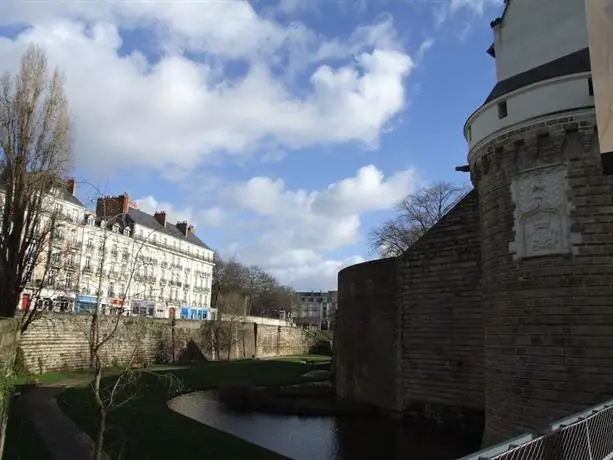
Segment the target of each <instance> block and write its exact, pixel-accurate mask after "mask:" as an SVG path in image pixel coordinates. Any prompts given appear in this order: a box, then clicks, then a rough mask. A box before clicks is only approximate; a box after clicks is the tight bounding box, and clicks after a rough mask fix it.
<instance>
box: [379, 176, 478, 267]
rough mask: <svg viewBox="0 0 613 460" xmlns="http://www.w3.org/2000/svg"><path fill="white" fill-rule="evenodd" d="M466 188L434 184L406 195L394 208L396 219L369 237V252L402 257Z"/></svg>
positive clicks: (388, 221) (447, 183)
mask: <svg viewBox="0 0 613 460" xmlns="http://www.w3.org/2000/svg"><path fill="white" fill-rule="evenodd" d="M467 191H468V189H467V188H466V187H458V186H456V185H454V184H451V183H449V182H437V183H435V184H434V185H432V186H431V187H427V188H423V189H421V190H419V191H417V192H416V193H414V194H411V195H408V196H406V197H405V198H403V199H402V200H400V201H399V202H398V203H396V204H395V205H394V210H395V211H396V213H397V215H396V216H395V217H394V218H392V219H390V220H387V221H385V222H383V223H382V224H381V225H380V226H379V227H375V228H373V229H372V230H371V231H370V232H369V234H368V245H369V247H370V249H371V251H373V252H376V253H378V254H379V255H380V256H381V257H396V256H400V255H402V254H403V253H404V252H405V251H406V250H407V249H408V248H409V247H410V246H411V245H412V244H414V243H415V242H416V241H417V240H418V239H419V238H421V237H422V235H423V234H424V233H426V232H427V231H428V230H429V229H430V228H432V226H433V225H435V224H436V223H437V222H438V221H439V220H440V219H441V218H442V217H443V216H444V215H445V214H447V213H448V212H449V211H450V210H451V208H453V207H454V206H455V205H456V204H457V203H458V202H459V201H460V200H461V199H462V197H463V196H464V195H465V194H466V192H467Z"/></svg>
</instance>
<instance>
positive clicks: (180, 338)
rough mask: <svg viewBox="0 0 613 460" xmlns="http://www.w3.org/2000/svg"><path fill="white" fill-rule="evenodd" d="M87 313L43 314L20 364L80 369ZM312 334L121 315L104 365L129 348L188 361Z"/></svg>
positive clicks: (257, 350) (251, 352)
mask: <svg viewBox="0 0 613 460" xmlns="http://www.w3.org/2000/svg"><path fill="white" fill-rule="evenodd" d="M113 328H114V318H113V317H109V316H103V317H102V320H101V328H100V337H104V336H105V334H109V333H111V332H112V330H113ZM90 334H91V317H89V316H81V315H72V314H46V315H44V316H42V317H41V318H39V319H37V320H36V321H34V322H33V323H32V324H31V325H30V327H29V328H28V329H27V330H26V332H25V333H24V334H23V336H22V338H21V342H20V347H21V351H22V353H21V357H22V360H23V363H22V365H23V367H24V368H25V370H27V371H29V372H31V373H36V374H38V373H43V372H50V371H65V370H74V369H84V368H87V367H88V366H89V363H90V356H91V355H90V341H89V337H90ZM311 342H312V339H310V338H309V337H308V336H307V334H306V333H305V332H304V331H302V330H301V329H298V328H290V327H279V326H270V325H262V324H254V323H230V322H225V321H185V320H177V321H176V322H175V324H174V326H173V323H172V321H171V320H168V319H154V318H137V317H122V319H121V321H120V324H119V326H118V330H117V332H116V333H115V334H114V335H113V337H112V339H111V340H109V342H108V343H107V344H106V345H105V347H104V348H103V352H102V357H103V360H104V363H105V365H107V366H112V365H118V364H122V363H125V362H126V361H127V360H129V359H130V358H131V356H132V355H133V354H135V355H136V359H137V360H138V361H139V362H141V363H143V364H145V363H154V362H160V361H162V362H177V363H189V362H197V361H209V360H228V359H241V358H251V357H272V356H283V355H293V354H304V353H307V352H308V351H309V348H310V346H311V345H312V343H311Z"/></svg>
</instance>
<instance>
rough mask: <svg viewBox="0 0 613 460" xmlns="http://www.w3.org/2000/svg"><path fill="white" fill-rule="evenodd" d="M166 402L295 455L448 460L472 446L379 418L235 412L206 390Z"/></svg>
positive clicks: (327, 459) (305, 458)
mask: <svg viewBox="0 0 613 460" xmlns="http://www.w3.org/2000/svg"><path fill="white" fill-rule="evenodd" d="M168 406H169V407H170V408H171V409H172V410H174V411H176V412H178V413H180V414H182V415H184V416H186V417H189V418H191V419H194V420H197V421H199V422H200V423H204V424H205V425H208V426H211V427H213V428H216V429H218V430H221V431H225V432H227V433H230V434H232V435H234V436H238V437H240V438H242V439H245V440H246V441H249V442H251V443H253V444H256V445H258V446H261V447H264V448H266V449H269V450H272V451H274V452H277V453H279V454H282V455H284V456H286V457H289V458H292V459H295V460H366V459H368V460H372V459H380V460H387V459H390V460H391V459H394V460H395V459H408V458H410V459H413V460H421V459H423V460H449V459H454V458H457V457H459V456H462V455H465V454H468V453H470V452H471V451H474V450H475V446H474V444H473V442H470V443H469V442H468V441H465V440H464V441H459V440H457V439H453V440H452V439H445V438H442V437H441V436H440V435H427V434H424V433H420V434H418V435H417V434H412V433H411V432H410V430H408V429H407V428H406V427H402V426H400V425H399V424H398V423H396V422H393V421H390V420H389V419H385V418H381V417H372V416H371V417H356V416H352V417H347V416H345V417H341V416H338V417H330V416H326V417H297V416H289V415H272V414H264V413H260V412H250V413H236V412H232V411H229V410H227V409H226V408H225V407H224V406H223V404H221V403H220V402H219V401H217V400H216V399H215V393H214V392H211V391H205V392H195V393H189V394H186V395H183V396H179V397H177V398H174V399H172V400H171V401H170V402H169V403H168ZM468 444H473V445H468ZM477 447H478V446H477Z"/></svg>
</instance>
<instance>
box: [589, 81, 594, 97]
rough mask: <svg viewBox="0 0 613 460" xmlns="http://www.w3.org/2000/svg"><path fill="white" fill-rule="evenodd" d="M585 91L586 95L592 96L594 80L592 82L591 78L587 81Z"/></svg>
mask: <svg viewBox="0 0 613 460" xmlns="http://www.w3.org/2000/svg"><path fill="white" fill-rule="evenodd" d="M587 89H588V93H589V95H590V96H593V95H594V80H592V77H590V78H588V79H587Z"/></svg>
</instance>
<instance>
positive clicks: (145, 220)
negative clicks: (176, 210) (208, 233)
mask: <svg viewBox="0 0 613 460" xmlns="http://www.w3.org/2000/svg"><path fill="white" fill-rule="evenodd" d="M128 217H129V218H130V219H131V220H132V221H133V222H134V223H135V224H138V225H142V226H143V227H147V228H150V229H152V230H155V231H156V232H160V233H163V234H165V235H168V236H173V237H175V238H179V239H181V240H185V241H187V242H188V243H191V244H195V245H196V246H200V247H203V248H205V249H209V250H210V249H211V248H210V247H208V246H207V245H206V244H205V243H204V242H203V241H202V240H201V239H200V238H198V237H197V236H196V235H194V234H193V233H191V232H188V234H187V236H186V235H185V234H184V233H183V232H182V231H181V230H179V229H178V228H177V226H176V225H172V224H171V223H169V222H166V226H164V227H163V226H162V225H160V223H159V222H158V221H157V220H156V219H155V217H153V216H152V215H151V214H147V213H146V212H143V211H141V210H140V209H135V208H130V209H129V210H128Z"/></svg>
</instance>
